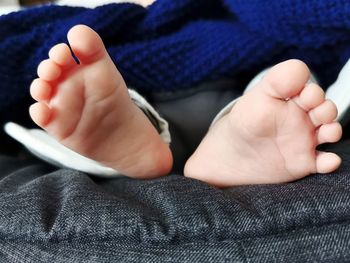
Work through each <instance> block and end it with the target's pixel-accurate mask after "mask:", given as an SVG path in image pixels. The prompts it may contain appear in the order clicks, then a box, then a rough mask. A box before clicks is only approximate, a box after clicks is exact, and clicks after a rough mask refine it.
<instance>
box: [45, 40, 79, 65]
mask: <svg viewBox="0 0 350 263" xmlns="http://www.w3.org/2000/svg"><path fill="white" fill-rule="evenodd" d="M49 58H50V59H51V60H52V61H54V62H55V63H56V64H58V65H60V66H63V67H69V66H71V65H74V64H76V63H75V61H74V59H73V56H72V53H71V51H70V48H69V47H68V45H67V44H65V43H61V44H57V45H55V46H53V47H52V48H51V49H50V51H49Z"/></svg>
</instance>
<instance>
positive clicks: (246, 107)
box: [185, 60, 342, 187]
mask: <svg viewBox="0 0 350 263" xmlns="http://www.w3.org/2000/svg"><path fill="white" fill-rule="evenodd" d="M309 77H310V72H309V69H308V68H307V67H306V65H305V64H304V63H302V62H301V61H298V60H289V61H285V62H283V63H280V64H278V65H276V66H274V67H273V68H272V69H271V70H270V71H269V72H268V73H267V75H266V76H265V77H264V79H263V80H261V81H260V83H258V84H257V86H256V87H255V88H254V89H252V90H251V91H249V92H247V93H246V94H245V95H244V96H243V97H241V98H240V99H239V101H238V102H237V103H236V104H235V106H234V107H233V108H232V110H231V112H230V113H229V114H227V115H226V116H224V117H223V118H222V119H220V120H219V121H218V122H217V123H216V124H215V125H214V126H213V127H211V129H210V130H209V132H208V134H207V135H206V137H205V138H204V139H203V141H202V142H201V144H200V145H199V147H198V148H197V150H196V151H195V153H194V154H193V155H192V156H191V157H190V159H189V160H188V161H187V163H186V166H185V176H188V177H192V178H196V179H199V180H202V181H205V182H207V183H210V184H213V185H216V186H219V187H225V186H232V185H240V184H259V183H283V182H290V181H294V180H297V179H300V178H302V177H304V176H306V175H308V174H310V173H316V172H318V173H328V172H331V171H334V170H335V169H337V168H338V167H339V165H340V163H341V160H340V158H339V156H338V155H336V154H334V153H328V152H319V151H317V150H316V146H317V145H319V144H322V143H326V142H336V141H338V140H339V139H340V137H341V133H342V129H341V126H340V124H339V123H338V122H334V120H335V118H336V116H337V109H336V106H335V104H334V103H332V102H331V101H329V100H325V98H324V92H323V90H322V89H321V88H320V87H319V86H317V85H316V84H312V83H311V84H307V82H308V79H309Z"/></svg>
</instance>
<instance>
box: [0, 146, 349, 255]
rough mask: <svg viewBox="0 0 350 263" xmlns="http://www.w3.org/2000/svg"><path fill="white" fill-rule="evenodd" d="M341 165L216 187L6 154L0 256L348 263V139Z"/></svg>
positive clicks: (0, 163) (1, 162)
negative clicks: (109, 175)
mask: <svg viewBox="0 0 350 263" xmlns="http://www.w3.org/2000/svg"><path fill="white" fill-rule="evenodd" d="M336 149H337V152H339V153H340V154H341V156H342V158H343V159H344V165H343V166H342V167H341V168H340V170H338V171H336V172H334V173H332V174H329V175H312V176H310V177H307V178H305V179H303V180H300V181H298V182H294V183H289V184H281V185H256V186H239V187H232V188H229V189H224V190H221V189H218V188H215V187H211V186H208V185H206V184H204V183H201V182H199V181H196V180H192V179H188V178H185V177H183V176H179V175H169V176H165V177H163V178H159V179H154V180H145V181H141V180H133V179H129V178H119V179H111V180H99V179H94V178H93V177H89V176H88V175H86V174H83V173H80V172H77V171H73V170H68V169H57V168H53V167H50V166H47V165H46V164H43V163H40V162H38V161H34V160H31V161H20V160H19V159H18V158H17V159H14V158H11V157H4V156H1V157H0V167H1V170H2V173H1V179H0V260H1V261H3V262H49V261H50V262H67V261H68V262H112V261H116V262H347V261H349V260H350V250H349V247H350V224H349V218H350V151H349V149H350V142H349V141H347V142H343V143H342V144H339V145H338V146H336Z"/></svg>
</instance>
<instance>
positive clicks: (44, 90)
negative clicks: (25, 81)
mask: <svg viewBox="0 0 350 263" xmlns="http://www.w3.org/2000/svg"><path fill="white" fill-rule="evenodd" d="M51 94H52V88H51V86H50V84H49V83H47V82H46V81H45V80H42V79H40V78H37V79H34V80H33V82H32V84H31V85H30V95H31V96H32V97H33V99H35V100H36V101H47V100H49V99H50V98H51Z"/></svg>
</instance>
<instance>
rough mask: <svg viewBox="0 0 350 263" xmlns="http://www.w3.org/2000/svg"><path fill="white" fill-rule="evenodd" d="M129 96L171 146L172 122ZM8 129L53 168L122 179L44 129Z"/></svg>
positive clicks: (9, 125)
mask: <svg viewBox="0 0 350 263" xmlns="http://www.w3.org/2000/svg"><path fill="white" fill-rule="evenodd" d="M129 95H130V98H131V99H132V100H133V101H134V103H135V104H136V105H137V106H138V107H139V108H140V109H142V111H143V112H144V113H145V114H146V115H147V116H148V117H149V118H152V119H154V120H156V122H157V128H158V129H159V134H160V136H161V137H162V139H163V140H164V142H165V143H168V144H169V143H170V142H171V138H170V132H169V125H168V122H167V121H166V120H165V119H163V118H162V117H161V116H160V115H159V114H158V112H157V111H156V110H155V109H154V108H153V107H152V106H151V105H150V104H149V103H148V102H147V101H146V99H144V98H143V97H142V96H141V95H140V94H138V93H137V92H136V91H134V90H131V89H129ZM97 128H98V127H97ZM4 129H5V132H6V133H7V134H8V135H10V136H11V137H12V138H13V139H15V140H17V141H19V142H20V143H22V144H23V145H24V146H25V147H26V148H27V149H28V150H29V151H30V152H32V153H33V154H34V155H35V156H37V157H39V158H40V159H42V160H44V161H46V162H48V163H51V164H53V165H56V166H60V167H67V168H71V169H75V170H78V171H82V172H85V173H89V174H93V175H96V176H100V177H118V176H120V175H121V174H120V173H119V172H118V171H116V170H114V169H112V168H109V167H106V166H104V165H103V164H100V163H98V162H96V161H94V160H91V159H89V158H86V157H84V156H82V155H80V154H78V153H76V152H74V151H72V150H70V149H68V148H67V147H65V146H63V145H62V144H60V143H59V142H58V141H56V140H55V139H54V138H53V137H51V136H50V135H49V134H48V133H47V132H45V131H43V130H41V129H26V128H24V127H22V126H20V125H18V124H16V123H12V122H10V123H6V124H5V127H4ZM140 132H142V131H140Z"/></svg>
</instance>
